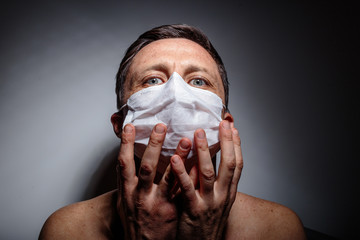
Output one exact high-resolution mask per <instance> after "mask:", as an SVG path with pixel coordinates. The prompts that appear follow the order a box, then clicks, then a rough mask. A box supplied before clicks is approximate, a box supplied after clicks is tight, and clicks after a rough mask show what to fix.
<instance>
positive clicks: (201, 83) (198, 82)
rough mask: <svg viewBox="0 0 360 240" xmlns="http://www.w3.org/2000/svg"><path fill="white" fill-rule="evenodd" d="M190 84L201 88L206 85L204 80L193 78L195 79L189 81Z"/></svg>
mask: <svg viewBox="0 0 360 240" xmlns="http://www.w3.org/2000/svg"><path fill="white" fill-rule="evenodd" d="M190 84H191V85H194V86H196V87H201V86H204V85H206V82H205V81H204V80H202V79H199V78H195V79H193V80H191V81H190Z"/></svg>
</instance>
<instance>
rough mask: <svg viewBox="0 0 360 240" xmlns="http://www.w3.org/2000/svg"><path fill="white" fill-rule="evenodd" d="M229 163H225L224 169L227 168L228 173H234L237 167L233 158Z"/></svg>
mask: <svg viewBox="0 0 360 240" xmlns="http://www.w3.org/2000/svg"><path fill="white" fill-rule="evenodd" d="M230 159H231V160H230V161H227V163H226V167H227V168H228V170H230V171H234V170H235V169H236V167H237V163H236V161H235V158H230Z"/></svg>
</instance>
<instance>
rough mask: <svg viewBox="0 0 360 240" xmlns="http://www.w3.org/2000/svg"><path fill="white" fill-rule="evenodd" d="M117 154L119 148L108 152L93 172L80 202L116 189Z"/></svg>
mask: <svg viewBox="0 0 360 240" xmlns="http://www.w3.org/2000/svg"><path fill="white" fill-rule="evenodd" d="M118 153H119V147H118V146H117V147H114V148H113V149H112V150H111V151H109V152H108V153H107V154H106V155H105V156H104V158H103V159H102V161H101V163H100V164H99V167H98V169H97V170H96V171H95V172H94V174H93V175H92V177H91V180H90V182H89V184H88V186H87V188H86V190H85V191H84V194H83V195H82V197H81V199H82V200H87V199H90V198H94V197H96V196H99V195H101V194H103V193H105V192H108V191H111V190H114V189H116V187H117V186H116V161H117V156H118Z"/></svg>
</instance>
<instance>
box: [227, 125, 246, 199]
mask: <svg viewBox="0 0 360 240" xmlns="http://www.w3.org/2000/svg"><path fill="white" fill-rule="evenodd" d="M232 136H233V142H234V150H235V158H236V168H235V172H234V176H233V178H232V182H231V187H230V197H231V198H235V196H236V192H237V186H238V183H239V180H240V176H241V172H242V169H243V166H244V162H243V156H242V152H241V140H240V137H239V132H238V130H237V129H236V128H233V129H232Z"/></svg>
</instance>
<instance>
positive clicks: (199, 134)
mask: <svg viewBox="0 0 360 240" xmlns="http://www.w3.org/2000/svg"><path fill="white" fill-rule="evenodd" d="M196 136H197V137H198V138H201V139H203V138H205V132H204V130H200V131H197V133H196Z"/></svg>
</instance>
